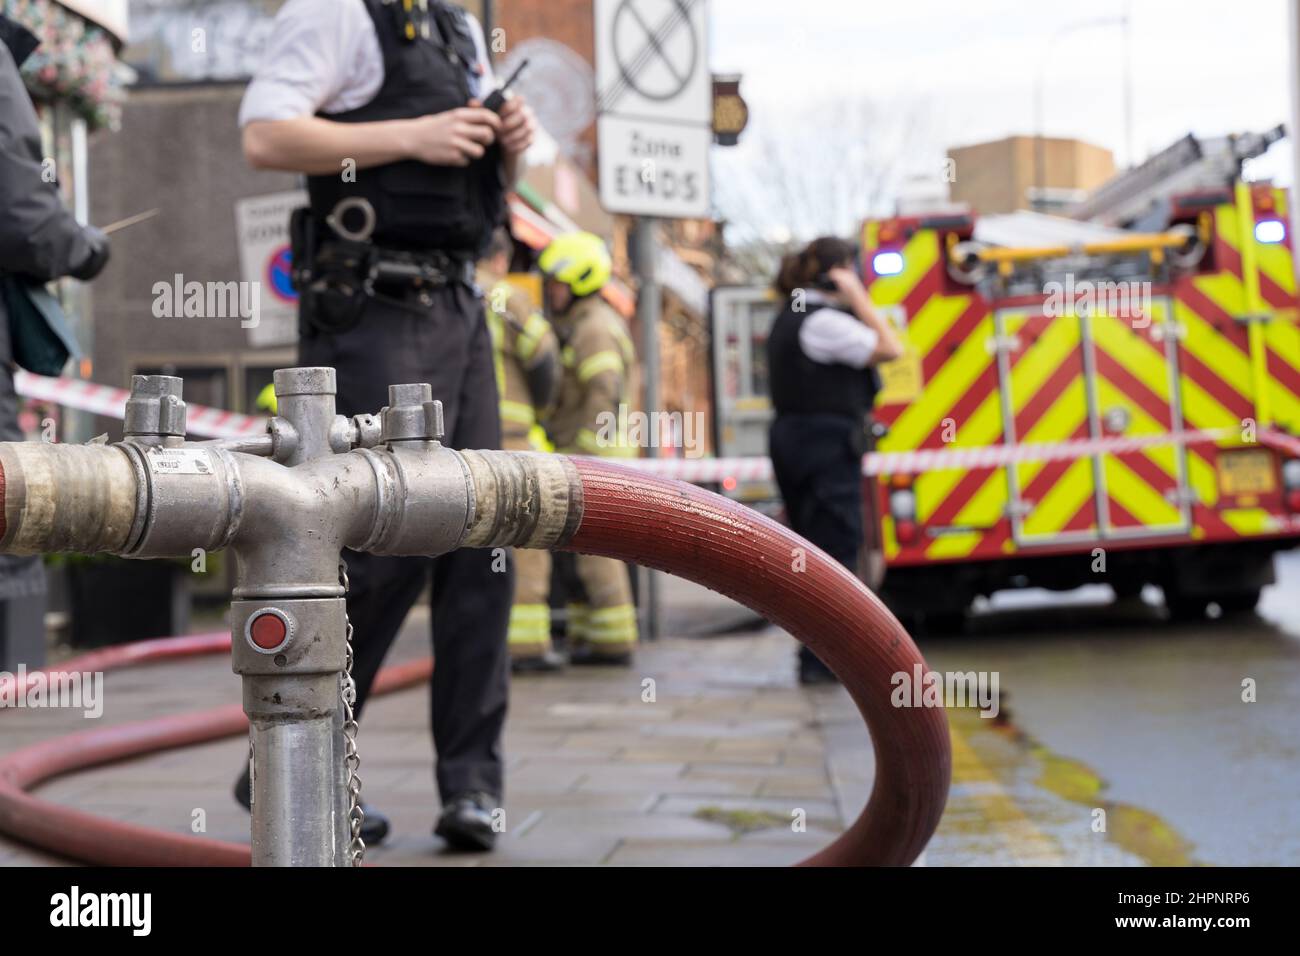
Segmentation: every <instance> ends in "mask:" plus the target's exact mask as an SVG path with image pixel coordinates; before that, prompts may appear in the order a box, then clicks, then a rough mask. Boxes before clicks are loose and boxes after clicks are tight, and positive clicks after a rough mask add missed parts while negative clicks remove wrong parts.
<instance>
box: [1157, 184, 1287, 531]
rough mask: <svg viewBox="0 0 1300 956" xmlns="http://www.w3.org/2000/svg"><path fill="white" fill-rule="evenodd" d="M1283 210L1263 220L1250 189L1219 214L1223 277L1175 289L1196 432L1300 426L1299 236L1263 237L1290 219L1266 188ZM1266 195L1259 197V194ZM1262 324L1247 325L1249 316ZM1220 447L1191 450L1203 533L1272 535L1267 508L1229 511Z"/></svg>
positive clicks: (1190, 280) (1185, 281)
mask: <svg viewBox="0 0 1300 956" xmlns="http://www.w3.org/2000/svg"><path fill="white" fill-rule="evenodd" d="M1263 193H1264V194H1265V195H1266V196H1267V197H1269V198H1270V200H1271V204H1272V205H1273V209H1272V210H1271V211H1268V212H1266V213H1257V212H1256V211H1255V206H1254V205H1253V202H1257V201H1258V199H1257V198H1254V199H1253V198H1252V193H1251V191H1250V189H1249V187H1247V186H1245V185H1244V184H1238V187H1237V190H1236V201H1235V203H1234V204H1232V205H1224V206H1220V207H1218V208H1217V209H1216V210H1215V213H1214V227H1215V238H1214V246H1213V255H1214V262H1215V265H1216V266H1217V267H1218V270H1219V271H1217V272H1215V273H1212V274H1208V275H1199V276H1191V277H1183V278H1180V279H1178V280H1177V281H1176V282H1175V284H1174V299H1175V304H1174V317H1175V320H1176V322H1177V324H1178V326H1179V327H1180V341H1179V350H1178V361H1179V370H1180V372H1181V381H1180V383H1179V384H1180V389H1181V395H1182V405H1183V418H1184V421H1185V422H1186V424H1187V426H1188V427H1189V428H1192V429H1198V428H1215V427H1238V428H1240V427H1242V424H1243V422H1245V421H1247V420H1253V421H1254V422H1255V423H1256V425H1257V426H1259V427H1263V426H1266V425H1270V424H1272V425H1277V426H1280V427H1282V428H1283V429H1284V430H1287V431H1295V430H1297V429H1300V327H1298V326H1297V305H1298V303H1297V299H1296V284H1295V275H1294V271H1293V266H1292V244H1291V237H1290V230H1289V229H1288V230H1287V236H1286V239H1285V241H1283V242H1281V243H1276V244H1265V243H1260V242H1257V241H1256V240H1255V236H1254V227H1255V222H1256V221H1257V219H1261V218H1271V217H1276V218H1280V219H1282V220H1283V221H1286V218H1287V196H1286V191H1285V190H1282V189H1272V190H1263ZM1256 195H1258V194H1256ZM1252 316H1253V317H1256V319H1255V320H1254V321H1246V319H1248V318H1249V317H1252ZM1216 457H1217V449H1216V448H1215V447H1214V446H1213V445H1209V446H1202V445H1192V446H1189V448H1188V455H1187V465H1188V479H1189V483H1190V485H1191V488H1192V491H1194V492H1195V494H1196V499H1197V502H1196V505H1195V507H1194V509H1193V524H1194V528H1193V531H1192V533H1193V536H1194V537H1197V538H1211V539H1222V538H1231V537H1240V536H1250V535H1257V534H1268V533H1271V532H1272V531H1274V530H1276V529H1275V527H1274V526H1275V521H1274V519H1273V517H1272V515H1271V513H1270V512H1269V510H1268V509H1267V508H1265V507H1224V506H1223V504H1222V503H1221V502H1220V496H1219V484H1218V476H1217V473H1216V468H1215V461H1216Z"/></svg>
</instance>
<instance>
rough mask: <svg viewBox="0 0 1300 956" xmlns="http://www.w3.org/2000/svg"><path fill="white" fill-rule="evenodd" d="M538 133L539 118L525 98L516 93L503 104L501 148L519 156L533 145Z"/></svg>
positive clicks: (500, 135) (499, 136)
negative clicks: (535, 115)
mask: <svg viewBox="0 0 1300 956" xmlns="http://www.w3.org/2000/svg"><path fill="white" fill-rule="evenodd" d="M536 133H537V120H536V118H535V117H534V116H533V111H532V109H531V108H530V107H529V106H528V104H527V103H525V102H524V98H523V97H522V96H520V95H519V94H518V93H516V94H515V95H514V96H512V97H510V98H509V99H507V100H506V101H505V103H504V104H502V106H501V132H500V134H498V136H497V138H498V139H499V140H500V141H501V148H502V149H504V150H505V151H506V152H507V153H509V154H511V155H514V156H518V155H520V154H521V153H524V152H527V150H528V147H529V146H531V145H533V137H534V135H536Z"/></svg>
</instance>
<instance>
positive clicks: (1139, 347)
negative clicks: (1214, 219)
mask: <svg viewBox="0 0 1300 956" xmlns="http://www.w3.org/2000/svg"><path fill="white" fill-rule="evenodd" d="M1151 306H1152V307H1151V310H1150V315H1149V319H1150V325H1148V326H1146V327H1145V328H1135V327H1134V324H1133V322H1132V321H1131V320H1128V319H1120V318H1115V317H1113V316H1109V315H1095V316H1092V317H1091V318H1090V320H1089V328H1090V332H1091V338H1092V356H1093V366H1094V368H1095V369H1096V375H1095V377H1094V380H1093V383H1092V384H1093V390H1094V391H1093V397H1094V401H1095V404H1096V408H1097V410H1098V414H1099V416H1100V417H1101V420H1102V421H1103V422H1105V421H1106V420H1107V416H1108V415H1113V416H1117V417H1122V418H1123V419H1125V420H1126V422H1127V424H1126V425H1125V427H1124V431H1123V434H1124V435H1131V436H1138V435H1159V434H1168V433H1169V432H1170V431H1172V430H1173V428H1174V424H1175V423H1174V413H1173V403H1174V397H1175V396H1174V393H1173V386H1174V383H1173V382H1172V381H1171V376H1170V369H1169V363H1168V358H1167V354H1166V351H1165V341H1166V335H1167V332H1168V326H1167V321H1168V313H1169V308H1168V301H1167V300H1166V299H1164V298H1158V299H1153V300H1152V303H1151ZM1179 457H1180V453H1179V451H1178V449H1177V448H1175V447H1174V446H1173V445H1167V446H1160V447H1154V448H1150V449H1147V450H1144V451H1137V452H1130V453H1126V454H1120V455H1103V456H1102V457H1101V470H1102V481H1103V487H1104V488H1105V490H1106V501H1105V509H1106V510H1105V514H1104V515H1103V527H1104V528H1106V529H1107V531H1108V532H1110V533H1112V534H1117V533H1123V532H1125V531H1149V530H1154V529H1161V530H1167V531H1177V530H1181V529H1183V528H1184V527H1185V522H1184V520H1183V513H1182V510H1181V509H1180V507H1179V506H1178V504H1177V502H1176V500H1175V498H1174V495H1175V493H1176V492H1177V490H1178V488H1179V470H1180V462H1179Z"/></svg>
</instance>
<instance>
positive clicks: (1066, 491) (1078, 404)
mask: <svg viewBox="0 0 1300 956" xmlns="http://www.w3.org/2000/svg"><path fill="white" fill-rule="evenodd" d="M999 316H1000V319H1001V322H1002V331H1003V334H1004V335H1005V336H1007V337H1008V339H1009V340H1010V342H1011V348H1010V349H1009V351H1008V358H1009V364H1010V377H1009V381H1008V387H1009V398H1010V403H1011V411H1012V414H1013V416H1014V418H1013V422H1012V426H1013V427H1012V428H1011V429H1010V430H1009V435H1008V438H1014V440H1015V441H1017V442H1044V443H1050V442H1060V441H1068V440H1071V439H1076V438H1086V437H1088V435H1089V425H1088V395H1087V381H1086V378H1085V376H1084V363H1083V336H1082V329H1081V325H1080V322H1079V319H1078V318H1077V317H1076V316H1073V315H1066V316H1063V317H1059V318H1053V317H1049V316H1046V315H1043V314H1042V311H1041V308H1040V307H1037V306H1035V307H1028V308H1020V309H1004V310H1001V311H1000V313H999ZM1014 474H1015V482H1016V487H1017V488H1018V490H1019V494H1018V498H1019V503H1020V506H1021V508H1022V509H1023V513H1022V516H1021V519H1020V534H1019V537H1020V539H1021V540H1022V541H1026V542H1029V541H1035V540H1044V539H1052V538H1056V537H1057V536H1059V535H1062V534H1070V533H1090V534H1095V533H1096V531H1097V520H1098V519H1097V508H1096V491H1095V483H1094V477H1093V467H1092V460H1091V459H1089V458H1080V459H1076V460H1074V461H1061V462H1030V463H1026V464H1020V465H1016V466H1014Z"/></svg>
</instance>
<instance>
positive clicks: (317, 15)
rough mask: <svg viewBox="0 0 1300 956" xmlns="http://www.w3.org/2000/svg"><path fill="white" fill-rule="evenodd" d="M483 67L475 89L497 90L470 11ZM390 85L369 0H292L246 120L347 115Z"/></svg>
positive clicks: (277, 26)
mask: <svg viewBox="0 0 1300 956" xmlns="http://www.w3.org/2000/svg"><path fill="white" fill-rule="evenodd" d="M466 18H467V19H468V21H469V28H470V34H471V35H472V36H473V38H474V46H475V48H476V49H477V50H478V54H479V64H480V66H481V67H482V70H483V72H482V73H481V74H480V75H477V76H471V77H470V92H471V93H472V94H473V95H474V96H479V97H481V96H482V95H484V93H485V91H487V90H490V89H492V65H491V62H490V61H489V60H488V56H487V47H486V46H485V44H484V42H483V28H482V27H481V26H480V25H479V22H478V20H476V19H474V17H473V16H472V15H468V14H467V15H466ZM383 84H384V56H383V53H382V51H381V50H380V48H379V37H378V35H377V34H376V33H375V23H374V21H373V20H371V19H370V14H369V12H368V11H367V10H366V5H365V3H363V2H362V0H289V2H288V3H286V4H285V5H284V6H283V7H281V8H280V12H279V13H277V14H276V15H275V21H274V24H273V26H272V29H271V39H270V41H269V42H268V43H267V45H266V49H265V50H264V51H263V54H262V62H261V64H260V65H259V66H258V68H257V73H256V74H255V75H254V77H253V81H252V82H251V83H249V84H248V89H247V90H245V91H244V101H243V103H241V104H240V107H239V125H240V126H241V127H243V126H247V125H248V124H249V123H252V122H254V121H256V120H285V119H297V118H298V117H301V116H311V115H313V114H315V113H317V112H320V111H322V110H323V111H325V112H326V113H341V112H343V111H345V110H353V109H356V108H358V107H360V106H365V105H366V104H367V103H369V102H370V101H371V100H372V99H374V98H375V94H377V93H378V92H379V88H380V87H381V86H383Z"/></svg>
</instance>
